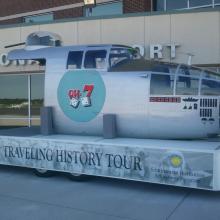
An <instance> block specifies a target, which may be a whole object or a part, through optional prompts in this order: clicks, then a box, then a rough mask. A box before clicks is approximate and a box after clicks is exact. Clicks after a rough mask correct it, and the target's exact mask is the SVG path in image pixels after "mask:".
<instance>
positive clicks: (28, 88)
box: [0, 74, 44, 127]
mask: <svg viewBox="0 0 220 220" xmlns="http://www.w3.org/2000/svg"><path fill="white" fill-rule="evenodd" d="M43 97H44V75H41V74H39V75H36V74H35V75H1V76H0V127H1V126H29V125H31V124H32V125H39V124H40V107H41V106H43Z"/></svg>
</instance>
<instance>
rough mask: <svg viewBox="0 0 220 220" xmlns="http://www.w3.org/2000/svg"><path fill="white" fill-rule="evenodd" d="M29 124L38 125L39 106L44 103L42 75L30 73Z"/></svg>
mask: <svg viewBox="0 0 220 220" xmlns="http://www.w3.org/2000/svg"><path fill="white" fill-rule="evenodd" d="M30 77H31V88H30V89H31V100H30V103H31V106H30V116H31V118H30V120H31V125H40V108H41V107H42V106H43V104H44V75H43V74H35V75H31V76H30Z"/></svg>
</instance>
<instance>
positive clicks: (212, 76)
mask: <svg viewBox="0 0 220 220" xmlns="http://www.w3.org/2000/svg"><path fill="white" fill-rule="evenodd" d="M203 76H204V77H205V78H208V79H215V80H220V74H218V73H215V72H212V71H209V70H204V71H203Z"/></svg>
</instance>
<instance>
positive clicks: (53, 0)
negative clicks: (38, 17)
mask: <svg viewBox="0 0 220 220" xmlns="http://www.w3.org/2000/svg"><path fill="white" fill-rule="evenodd" d="M80 2H83V0H13V1H12V0H9V1H5V0H0V6H1V7H0V17H4V16H8V15H15V14H20V13H25V12H31V11H37V10H42V9H47V8H53V7H57V6H62V5H68V4H74V3H80ZM81 16H83V8H82V7H79V8H73V9H67V10H63V11H55V12H54V19H62V18H74V17H81ZM22 21H23V19H22V18H16V19H10V20H4V21H0V25H1V24H14V23H21V22H22Z"/></svg>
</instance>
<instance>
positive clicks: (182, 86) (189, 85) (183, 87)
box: [176, 76, 199, 95]
mask: <svg viewBox="0 0 220 220" xmlns="http://www.w3.org/2000/svg"><path fill="white" fill-rule="evenodd" d="M198 93H199V79H197V78H192V77H189V76H178V78H177V82H176V94H177V95H198Z"/></svg>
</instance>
